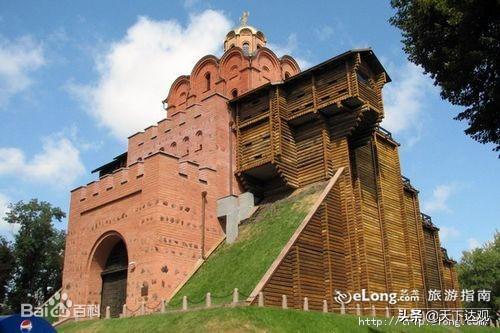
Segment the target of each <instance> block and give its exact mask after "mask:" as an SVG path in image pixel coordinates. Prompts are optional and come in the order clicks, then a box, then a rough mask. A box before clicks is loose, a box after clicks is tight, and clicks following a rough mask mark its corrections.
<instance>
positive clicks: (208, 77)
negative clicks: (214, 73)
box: [205, 72, 211, 90]
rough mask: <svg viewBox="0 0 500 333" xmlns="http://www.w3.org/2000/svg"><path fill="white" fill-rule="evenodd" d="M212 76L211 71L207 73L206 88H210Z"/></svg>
mask: <svg viewBox="0 0 500 333" xmlns="http://www.w3.org/2000/svg"><path fill="white" fill-rule="evenodd" d="M210 81H211V77H210V72H208V73H206V74H205V83H206V88H207V89H206V90H210V86H211V82H210Z"/></svg>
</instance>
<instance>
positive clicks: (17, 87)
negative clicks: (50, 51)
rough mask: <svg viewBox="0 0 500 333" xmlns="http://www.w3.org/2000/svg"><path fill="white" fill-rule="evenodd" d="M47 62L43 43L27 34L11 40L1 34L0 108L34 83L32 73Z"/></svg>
mask: <svg viewBox="0 0 500 333" xmlns="http://www.w3.org/2000/svg"><path fill="white" fill-rule="evenodd" d="M44 64H45V58H44V52H43V48H42V46H41V44H38V43H36V42H35V41H34V40H33V39H32V38H31V37H28V36H25V37H21V38H19V39H17V40H9V39H6V38H4V37H2V36H0V108H3V107H5V105H6V104H7V102H8V101H9V99H10V98H11V97H12V96H13V95H15V94H17V93H20V92H22V91H23V90H25V89H27V88H28V87H29V86H30V85H31V84H32V78H31V77H30V75H31V74H32V72H33V71H35V70H36V69H38V68H39V67H41V66H42V65H44Z"/></svg>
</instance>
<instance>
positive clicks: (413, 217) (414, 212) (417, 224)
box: [404, 188, 427, 308]
mask: <svg viewBox="0 0 500 333" xmlns="http://www.w3.org/2000/svg"><path fill="white" fill-rule="evenodd" d="M404 197H405V216H406V221H407V223H408V231H409V239H410V249H411V265H412V268H413V269H412V271H413V283H414V288H415V289H417V290H418V291H419V293H420V302H418V304H417V305H418V307H420V308H425V307H427V298H426V297H425V296H426V290H427V288H426V286H425V273H424V269H425V268H424V231H423V229H422V222H421V221H420V209H419V201H418V196H417V192H416V191H415V190H414V189H413V188H405V191H404Z"/></svg>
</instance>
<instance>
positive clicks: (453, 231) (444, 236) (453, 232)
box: [439, 226, 460, 242]
mask: <svg viewBox="0 0 500 333" xmlns="http://www.w3.org/2000/svg"><path fill="white" fill-rule="evenodd" d="M459 235H460V231H459V230H458V229H457V228H454V227H446V226H441V227H439V236H440V237H441V241H443V242H446V241H448V240H451V239H454V238H457V237H458V236H459Z"/></svg>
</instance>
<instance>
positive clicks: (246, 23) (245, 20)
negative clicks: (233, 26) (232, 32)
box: [240, 10, 250, 27]
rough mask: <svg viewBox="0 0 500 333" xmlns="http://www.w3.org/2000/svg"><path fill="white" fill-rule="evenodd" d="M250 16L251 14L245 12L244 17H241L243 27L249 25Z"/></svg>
mask: <svg viewBox="0 0 500 333" xmlns="http://www.w3.org/2000/svg"><path fill="white" fill-rule="evenodd" d="M249 15H250V13H249V12H248V11H247V10H245V11H244V12H243V15H241V17H240V26H241V27H244V26H247V25H248V16H249Z"/></svg>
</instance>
